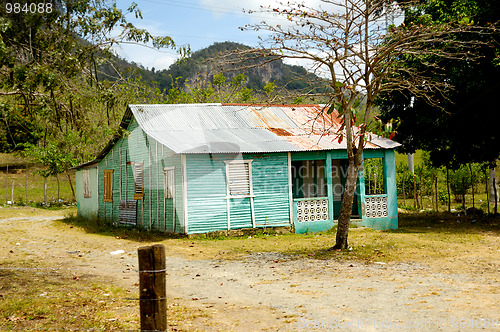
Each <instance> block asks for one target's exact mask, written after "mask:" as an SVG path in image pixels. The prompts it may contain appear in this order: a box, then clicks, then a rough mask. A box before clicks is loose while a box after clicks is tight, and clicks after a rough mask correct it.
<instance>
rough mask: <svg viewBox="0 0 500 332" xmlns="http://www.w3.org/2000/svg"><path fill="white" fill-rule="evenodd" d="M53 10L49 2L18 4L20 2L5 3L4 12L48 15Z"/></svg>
mask: <svg viewBox="0 0 500 332" xmlns="http://www.w3.org/2000/svg"><path fill="white" fill-rule="evenodd" d="M52 10H53V5H52V2H50V1H46V2H45V1H44V2H40V3H36V2H25V3H20V2H7V3H5V11H6V12H7V14H11V13H14V14H21V13H24V14H28V13H30V14H36V13H38V14H45V13H47V14H50V13H52Z"/></svg>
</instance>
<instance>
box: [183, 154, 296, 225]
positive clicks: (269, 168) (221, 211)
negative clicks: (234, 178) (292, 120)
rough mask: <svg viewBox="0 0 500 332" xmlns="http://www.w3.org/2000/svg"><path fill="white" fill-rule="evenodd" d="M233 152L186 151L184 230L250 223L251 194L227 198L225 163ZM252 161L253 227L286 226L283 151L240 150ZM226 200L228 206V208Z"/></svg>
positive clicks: (286, 170)
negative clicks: (185, 218)
mask: <svg viewBox="0 0 500 332" xmlns="http://www.w3.org/2000/svg"><path fill="white" fill-rule="evenodd" d="M235 157H236V156H235V155H229V154H214V155H209V154H199V155H187V156H186V160H187V161H186V162H187V181H188V199H187V200H188V224H189V226H188V233H205V232H211V231H217V230H227V229H228V211H229V214H230V215H229V217H230V219H229V220H230V228H231V229H237V228H250V227H253V221H252V206H251V198H250V197H244V198H229V197H228V193H227V184H226V163H228V162H230V161H232V160H234V158H235ZM239 158H243V159H245V160H249V159H250V160H253V161H252V167H251V168H252V186H253V202H254V203H253V208H254V218H255V225H256V227H266V226H269V227H271V226H289V225H290V208H289V202H288V196H289V187H288V156H287V153H270V154H244V155H243V157H241V156H239ZM228 200H229V208H228Z"/></svg>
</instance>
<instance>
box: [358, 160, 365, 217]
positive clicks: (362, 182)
mask: <svg viewBox="0 0 500 332" xmlns="http://www.w3.org/2000/svg"><path fill="white" fill-rule="evenodd" d="M364 158H365V156H364V153H363V164H362V165H361V167H360V169H359V173H358V179H359V187H358V188H359V201H360V202H359V203H360V209H361V219H362V222H361V224H362V225H363V226H366V225H365V224H366V222H367V220H366V213H365V195H366V193H365V159H364Z"/></svg>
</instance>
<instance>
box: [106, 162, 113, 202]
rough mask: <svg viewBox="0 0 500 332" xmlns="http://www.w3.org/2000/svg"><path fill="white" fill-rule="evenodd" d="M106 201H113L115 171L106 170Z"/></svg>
mask: <svg viewBox="0 0 500 332" xmlns="http://www.w3.org/2000/svg"><path fill="white" fill-rule="evenodd" d="M104 201H105V202H112V201H113V170H112V169H105V170H104Z"/></svg>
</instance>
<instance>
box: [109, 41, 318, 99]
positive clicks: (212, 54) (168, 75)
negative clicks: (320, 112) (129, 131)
mask: <svg viewBox="0 0 500 332" xmlns="http://www.w3.org/2000/svg"><path fill="white" fill-rule="evenodd" d="M243 49H248V46H245V45H242V44H238V43H233V42H223V43H215V44H213V45H211V46H209V47H207V48H205V49H202V50H199V51H196V52H193V53H192V54H191V56H190V57H189V58H187V59H184V60H181V61H177V62H176V63H174V64H172V65H171V66H170V68H169V69H167V70H162V71H154V69H153V71H151V70H147V69H144V68H141V67H140V66H136V65H135V64H128V63H126V62H125V61H123V60H120V59H117V61H116V62H115V66H116V67H118V68H120V69H121V70H122V71H123V70H124V69H126V71H127V72H128V73H129V74H128V75H131V76H141V78H142V79H143V80H144V81H145V82H147V83H152V82H156V84H157V86H158V88H160V89H161V90H169V89H170V88H172V87H174V86H177V87H179V88H184V87H185V86H186V85H191V84H194V83H195V82H196V81H198V80H202V81H211V80H212V79H213V76H214V75H216V74H219V73H222V74H224V76H225V77H227V78H228V79H232V78H234V77H235V76H236V75H238V74H245V76H246V83H247V87H248V88H251V89H253V90H254V91H260V90H262V88H263V87H264V86H265V85H266V84H267V83H269V82H274V83H275V85H276V88H280V87H286V89H287V90H289V91H295V92H296V91H300V90H309V89H310V87H311V86H315V85H317V84H318V83H320V82H321V79H319V78H318V77H317V76H316V75H314V74H311V73H308V72H307V71H306V70H305V69H304V68H303V67H300V66H292V65H287V64H284V63H283V62H282V61H281V60H277V61H273V62H269V63H267V64H265V65H263V66H255V67H253V68H248V69H244V70H234V69H233V68H234V66H235V65H234V64H231V63H228V62H227V61H228V60H227V57H223V55H224V54H228V53H231V52H232V51H234V50H243ZM257 61H260V60H253V61H249V62H248V63H247V64H248V65H250V66H251V65H255V64H256V63H257Z"/></svg>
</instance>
